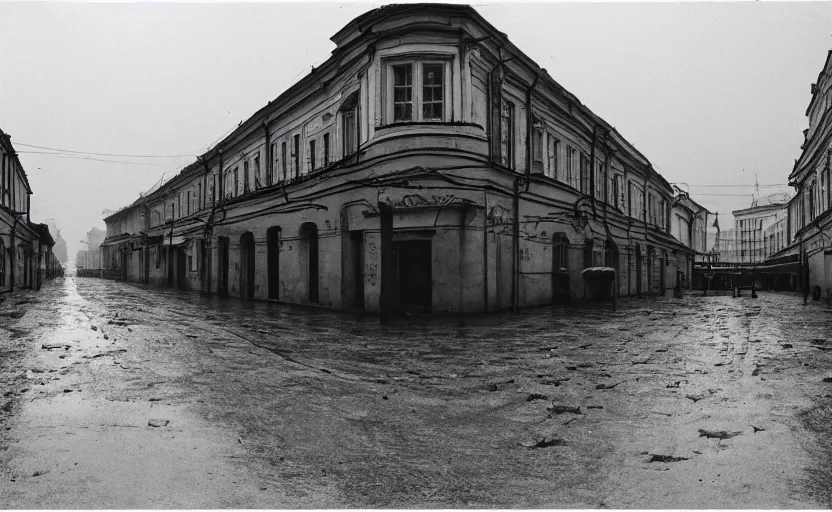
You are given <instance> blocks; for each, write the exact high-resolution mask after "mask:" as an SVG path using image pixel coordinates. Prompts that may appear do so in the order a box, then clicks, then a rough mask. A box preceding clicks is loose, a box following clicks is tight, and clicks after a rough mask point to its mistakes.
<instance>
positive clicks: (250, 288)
mask: <svg viewBox="0 0 832 512" xmlns="http://www.w3.org/2000/svg"><path fill="white" fill-rule="evenodd" d="M240 297H241V298H243V299H253V298H254V234H252V233H251V232H250V231H247V232H245V233H243V236H241V237H240Z"/></svg>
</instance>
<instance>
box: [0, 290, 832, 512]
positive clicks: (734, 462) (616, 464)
mask: <svg viewBox="0 0 832 512" xmlns="http://www.w3.org/2000/svg"><path fill="white" fill-rule="evenodd" d="M20 310H26V313H25V314H24V315H23V316H22V317H19V318H17V317H18V316H19V314H13V313H14V312H15V311H20ZM830 312H832V309H830V308H829V307H827V306H825V305H823V304H821V303H819V302H812V301H810V303H809V304H808V305H807V306H804V305H803V300H802V296H799V295H797V294H774V293H765V292H762V293H760V296H759V298H757V299H751V298H750V297H748V296H744V297H741V298H736V299H735V298H732V297H731V296H730V295H728V296H725V295H721V296H709V297H702V296H700V294H699V293H696V292H692V293H689V294H687V295H685V296H684V297H683V298H681V299H674V298H672V296H671V294H668V296H667V297H661V298H646V299H627V300H623V301H622V302H621V303H620V307H619V310H618V311H617V312H612V311H610V310H609V308H608V307H606V306H604V307H600V306H575V307H572V308H542V309H535V310H530V311H524V312H520V313H518V314H513V315H512V314H508V313H506V314H500V315H496V316H490V317H472V318H466V319H464V320H460V319H452V318H440V319H433V320H426V319H421V318H407V319H402V320H401V321H400V322H398V323H396V324H395V325H393V326H388V327H385V326H381V325H379V323H378V319H377V318H374V317H366V318H356V317H353V316H346V315H341V314H337V313H332V312H329V311H317V310H310V309H304V308H294V307H288V306H284V305H278V304H271V303H259V302H258V303H254V302H241V301H238V300H233V299H222V300H221V299H217V298H214V297H203V296H200V295H197V294H193V293H179V292H174V291H170V290H157V289H144V288H142V287H138V286H135V285H129V284H124V283H116V282H111V281H102V280H96V279H87V278H72V277H70V278H66V279H58V280H55V281H53V282H50V283H48V284H47V285H46V286H45V287H44V289H43V290H41V291H40V292H39V293H36V294H16V295H11V296H9V297H8V298H7V300H6V301H5V302H3V303H2V304H0V314H1V315H2V316H0V356H1V357H0V384H2V390H3V393H4V394H3V396H2V397H0V481H2V482H3V483H2V485H0V503H3V504H4V508H77V507H80V508H159V507H163V508H177V507H180V508H222V507H240V508H251V507H254V508H257V507H269V508H287V507H288V508H291V507H409V508H418V507H434V508H435V507H571V508H599V507H610V508H655V507H658V508H772V507H775V508H795V507H798V508H816V507H829V506H830V504H832V491H831V489H832V484H830V483H829V482H832V479H830V476H832V475H831V474H830V473H832V472H831V471H830V468H829V465H828V460H829V455H830V454H832V441H830V440H829V439H830V436H829V431H830V424H832V423H830V421H829V420H830V404H832V382H826V381H824V379H828V380H830V381H832V378H829V377H831V376H832V372H830V370H832V352H830V350H832V324H830ZM151 424H152V425H159V426H152V425H151Z"/></svg>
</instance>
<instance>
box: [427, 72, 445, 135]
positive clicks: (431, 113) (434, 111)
mask: <svg viewBox="0 0 832 512" xmlns="http://www.w3.org/2000/svg"><path fill="white" fill-rule="evenodd" d="M443 67H444V66H443V65H442V64H424V65H423V66H422V120H423V121H441V120H442V111H443V110H444V108H443V106H444V104H443V101H444V98H443V94H442V90H443V86H444V78H443Z"/></svg>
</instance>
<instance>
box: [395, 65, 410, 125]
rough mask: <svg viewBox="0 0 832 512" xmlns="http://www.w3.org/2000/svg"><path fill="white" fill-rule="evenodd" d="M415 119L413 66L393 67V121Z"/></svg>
mask: <svg viewBox="0 0 832 512" xmlns="http://www.w3.org/2000/svg"><path fill="white" fill-rule="evenodd" d="M411 119H413V65H412V64H401V65H398V66H393V121H394V122H400V121H410V120H411Z"/></svg>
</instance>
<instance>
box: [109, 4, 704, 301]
mask: <svg viewBox="0 0 832 512" xmlns="http://www.w3.org/2000/svg"><path fill="white" fill-rule="evenodd" d="M332 41H333V42H334V43H335V45H336V48H335V50H334V51H333V52H332V56H331V57H330V58H329V60H327V61H326V62H324V63H323V64H322V65H321V66H320V67H318V68H316V69H315V70H314V71H312V72H311V73H310V74H309V75H307V76H306V77H304V78H303V79H302V80H301V81H300V82H299V83H297V84H296V85H295V86H293V87H291V88H290V89H289V90H288V91H286V92H285V93H283V94H282V95H280V96H279V97H278V98H276V99H275V100H273V101H271V102H269V103H268V104H267V105H266V106H264V107H263V108H262V109H260V110H259V111H258V112H256V113H254V114H253V115H252V116H251V117H250V118H249V119H248V120H246V121H244V122H243V123H242V124H241V125H240V126H239V127H238V128H237V129H236V130H234V131H233V132H232V133H231V134H230V135H228V136H227V137H226V138H225V139H223V140H222V141H220V142H219V143H218V144H217V145H216V146H215V147H213V148H212V149H211V150H209V151H208V152H206V153H205V154H203V155H201V156H200V157H199V158H198V160H197V161H195V162H194V163H193V164H191V165H189V166H188V167H186V168H185V169H184V170H183V171H181V172H180V173H179V174H178V175H177V176H176V177H175V178H173V179H171V180H170V181H168V182H167V183H164V184H163V185H161V186H160V187H158V188H157V189H155V190H152V191H151V192H149V193H147V194H144V195H142V196H141V197H140V198H139V199H137V200H136V201H135V202H134V203H133V204H131V205H129V206H127V207H125V208H122V209H121V210H119V211H117V212H115V213H112V214H110V215H108V216H107V217H106V218H105V219H104V220H105V222H106V224H107V238H106V239H105V240H104V242H103V243H102V246H101V247H102V264H103V265H106V266H107V267H108V275H109V276H111V277H114V278H118V279H125V280H132V281H140V282H144V283H149V284H155V285H158V286H176V287H181V288H184V289H192V290H200V291H202V292H205V293H212V294H218V295H220V296H234V297H242V298H249V299H264V300H277V301H282V302H289V303H298V304H315V305H320V306H323V307H328V308H334V309H342V310H365V311H371V312H380V313H390V314H393V313H395V312H401V311H408V310H414V311H435V312H440V311H447V312H463V313H464V312H474V311H492V310H498V309H504V308H513V307H523V306H534V305H540V304H549V303H551V302H553V301H557V300H562V299H572V300H589V299H591V298H593V297H595V296H596V295H597V294H598V293H602V292H603V291H601V292H599V290H596V289H594V287H593V286H594V285H592V284H591V283H588V282H585V281H584V279H583V277H582V273H581V271H582V270H583V269H585V268H587V267H594V266H611V267H614V268H615V269H616V270H617V271H618V276H617V282H616V291H617V292H618V293H619V294H620V295H643V294H651V293H663V292H664V290H665V289H666V288H671V287H672V286H674V285H675V276H676V268H677V267H678V266H679V265H680V264H683V265H684V263H680V262H683V261H686V258H687V257H688V256H689V255H690V254H692V252H693V249H692V248H691V247H688V246H686V245H684V244H682V243H680V242H679V241H678V240H676V239H675V238H674V237H673V236H672V235H671V205H672V201H673V190H672V188H671V186H670V184H669V183H668V182H667V181H666V180H665V179H664V178H663V177H662V176H661V175H660V174H659V173H657V172H656V171H655V170H654V169H653V167H652V165H651V164H650V162H649V160H648V159H647V158H646V157H645V156H644V155H643V154H641V153H640V152H639V151H638V150H637V149H636V148H635V147H634V146H633V145H632V144H631V143H630V142H628V141H627V140H626V139H625V138H624V137H623V136H622V135H621V134H619V133H618V131H617V130H616V129H615V128H614V127H613V126H612V125H611V124H609V123H608V122H607V121H605V120H604V119H602V118H601V117H599V116H598V115H596V114H595V113H593V112H592V111H590V110H589V109H588V108H587V107H586V106H584V105H583V104H582V103H581V102H580V101H579V100H578V98H577V97H576V96H574V95H573V94H572V93H570V92H569V91H567V90H566V89H564V88H563V87H562V86H560V85H559V84H558V83H557V82H556V81H555V80H554V79H553V78H552V77H551V76H549V74H548V73H547V72H546V70H545V69H542V68H540V67H539V66H538V65H537V64H536V63H535V62H533V61H532V60H531V59H529V58H528V57H527V56H526V55H525V54H524V53H522V52H521V51H520V50H519V49H518V48H517V47H515V46H514V45H513V44H512V43H511V42H510V41H509V40H508V39H507V37H506V36H505V35H504V34H502V33H501V32H499V30H497V29H496V28H495V27H494V26H492V25H491V24H489V23H488V22H486V21H485V20H484V19H483V18H482V17H481V16H480V15H479V14H478V13H477V12H476V10H474V9H473V8H471V7H469V6H465V5H442V4H408V5H391V6H386V7H383V8H380V9H374V10H372V11H370V12H368V13H366V14H364V15H362V16H360V17H358V18H356V19H355V20H353V21H352V22H350V23H349V24H347V25H346V26H345V27H344V28H343V29H341V30H340V31H339V32H338V33H337V34H335V35H334V36H333V37H332Z"/></svg>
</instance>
